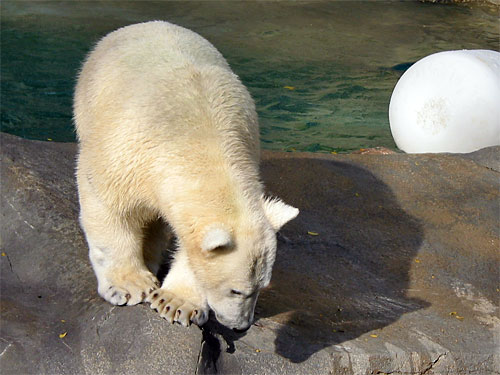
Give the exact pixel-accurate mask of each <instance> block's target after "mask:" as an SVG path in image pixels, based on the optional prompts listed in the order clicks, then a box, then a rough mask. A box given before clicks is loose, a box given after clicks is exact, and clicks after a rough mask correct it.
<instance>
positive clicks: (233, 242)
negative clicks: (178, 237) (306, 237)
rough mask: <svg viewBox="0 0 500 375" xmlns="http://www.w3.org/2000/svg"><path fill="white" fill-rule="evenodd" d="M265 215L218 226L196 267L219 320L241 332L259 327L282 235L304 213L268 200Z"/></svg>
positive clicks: (209, 233)
mask: <svg viewBox="0 0 500 375" xmlns="http://www.w3.org/2000/svg"><path fill="white" fill-rule="evenodd" d="M261 207H262V210H259V211H260V212H259V214H258V215H257V216H253V217H252V219H251V220H246V221H243V222H242V223H239V224H238V225H234V226H230V225H227V224H218V223H214V224H212V225H210V226H209V227H208V228H206V230H205V232H204V234H203V236H202V241H201V257H200V258H202V259H200V260H201V261H200V262H197V263H198V266H196V267H193V268H194V271H195V274H196V277H197V279H198V282H199V284H200V285H202V286H203V288H202V289H203V292H204V294H205V298H206V302H207V304H208V305H209V306H210V308H211V309H212V310H213V312H214V313H215V315H216V317H217V320H218V321H219V322H220V323H222V324H223V325H225V326H227V327H229V328H233V329H235V330H245V329H247V328H248V327H250V325H251V324H252V322H253V318H254V309H255V305H256V303H257V298H258V296H259V291H260V290H261V289H262V288H265V287H266V286H268V285H269V282H270V280H271V273H272V267H273V264H274V259H275V257H276V246H277V241H276V232H277V231H278V230H279V229H280V228H281V227H282V226H283V225H285V224H286V223H287V222H288V221H290V220H292V219H293V218H295V217H296V216H297V215H298V213H299V210H298V209H296V208H294V207H292V206H289V205H287V204H285V203H283V202H282V201H281V200H279V199H276V198H273V199H262V204H261Z"/></svg>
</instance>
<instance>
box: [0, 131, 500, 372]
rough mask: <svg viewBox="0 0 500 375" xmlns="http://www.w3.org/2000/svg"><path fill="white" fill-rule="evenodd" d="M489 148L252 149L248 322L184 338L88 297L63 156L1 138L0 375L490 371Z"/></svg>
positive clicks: (89, 281)
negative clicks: (257, 253)
mask: <svg viewBox="0 0 500 375" xmlns="http://www.w3.org/2000/svg"><path fill="white" fill-rule="evenodd" d="M499 151H500V148H498V147H497V148H493V149H486V150H482V151H479V152H478V153H474V154H470V155H448V154H441V155H405V154H392V155H323V154H301V153H276V152H272V153H271V152H264V153H263V162H262V173H263V178H264V181H265V182H266V185H267V187H268V189H269V192H270V193H273V194H276V195H279V196H280V197H282V198H283V199H284V200H285V201H287V202H289V203H290V204H293V205H295V206H296V207H299V208H300V209H301V214H300V215H299V217H298V218H297V219H296V220H294V221H293V222H291V223H290V224H288V225H287V226H286V227H285V228H284V229H283V230H282V231H281V233H280V234H279V249H278V255H277V261H276V264H275V268H274V272H273V280H272V283H271V286H270V287H269V288H268V289H267V290H265V291H263V292H262V294H261V297H260V299H259V302H258V305H257V320H256V322H255V324H254V325H253V326H252V327H251V329H250V330H248V331H247V332H246V333H244V334H242V335H236V334H234V333H233V332H232V331H229V330H227V329H225V328H224V327H222V326H220V325H218V324H217V323H215V322H209V324H207V326H205V327H204V328H203V329H199V328H198V327H191V328H189V329H184V328H182V327H180V326H177V325H175V326H172V325H170V324H168V323H167V322H166V321H164V320H162V319H161V318H160V317H159V316H158V315H157V314H156V313H155V312H154V311H152V310H150V309H149V307H148V306H147V305H139V306H133V307H114V306H111V305H109V304H108V303H106V302H104V301H103V300H102V299H100V298H99V296H98V295H97V292H96V281H95V278H94V275H93V272H92V269H91V266H90V263H89V261H88V258H87V248H86V244H85V242H84V239H83V235H82V233H81V231H80V229H79V226H78V201H77V196H76V189H75V181H74V158H75V152H76V146H75V145H74V144H57V143H48V142H38V141H26V140H22V139H20V138H16V137H13V136H10V135H6V134H2V135H1V154H2V162H1V163H2V165H1V167H2V169H1V172H2V174H1V189H2V191H1V193H2V194H1V195H2V197H1V199H2V200H1V218H2V225H1V247H2V250H1V251H2V254H1V255H2V256H1V257H0V261H1V319H2V324H1V327H0V329H1V336H0V338H1V340H0V370H1V372H2V374H112V373H127V374H145V373H165V374H195V373H196V374H207V373H224V374H254V373H255V374H355V375H358V374H471V373H474V374H491V373H500V364H499V357H498V354H497V350H498V346H499V337H498V332H499V322H500V319H499V316H498V296H499V287H500V285H499V252H498V249H499V245H500V244H499V226H498V225H499V176H500V175H499V172H498V170H499V169H498V165H499V162H498V157H499Z"/></svg>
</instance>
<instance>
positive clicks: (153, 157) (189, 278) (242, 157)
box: [74, 21, 299, 330]
mask: <svg viewBox="0 0 500 375" xmlns="http://www.w3.org/2000/svg"><path fill="white" fill-rule="evenodd" d="M74 121H75V125H76V130H77V136H78V141H79V152H78V158H77V184H78V193H79V201H80V222H81V226H82V228H83V230H84V232H85V236H86V239H87V243H88V246H89V256H90V260H91V263H92V266H93V268H94V272H95V274H96V277H97V281H98V292H99V294H100V295H101V296H102V297H103V298H104V299H105V300H107V301H109V302H110V303H112V304H115V305H124V304H126V305H134V304H137V303H140V302H143V301H146V302H150V303H151V307H152V308H154V309H157V310H158V311H159V313H160V314H161V316H163V317H164V318H166V319H168V320H169V321H170V322H178V323H181V324H182V325H185V326H187V325H189V324H190V323H191V322H194V323H196V324H198V325H202V324H204V323H205V322H206V320H207V319H208V311H209V310H210V309H211V310H213V311H214V312H215V315H216V317H217V319H218V320H219V321H220V322H221V323H222V324H224V325H226V326H228V327H230V328H233V329H237V330H243V329H246V328H248V327H249V326H250V325H251V323H252V319H253V312H254V307H255V303H256V301H257V297H258V294H259V290H260V289H262V288H264V287H265V286H267V285H268V284H269V281H270V278H271V271H272V266H273V263H274V260H275V254H276V232H277V231H278V230H279V229H280V228H281V227H282V226H283V225H284V224H285V223H287V222H288V221H289V220H291V219H293V218H294V217H296V216H297V214H298V212H299V211H298V209H296V208H294V207H292V206H289V205H286V204H285V203H283V202H282V201H281V200H279V199H277V198H266V197H265V196H264V189H263V184H262V183H261V181H260V179H259V129H258V121H257V115H256V111H255V105H254V103H253V100H252V98H251V96H250V94H249V93H248V91H247V89H246V88H245V87H244V86H243V84H242V83H241V82H240V80H239V79H238V77H237V76H236V75H235V74H234V73H233V72H232V71H231V69H230V68H229V65H228V63H227V62H226V60H225V59H224V58H223V57H222V55H221V54H220V53H219V52H218V51H217V50H216V49H215V47H213V46H212V45H211V44H210V43H209V42H208V41H207V40H205V39H204V38H202V37H201V36H199V35H198V34H196V33H194V32H192V31H190V30H187V29H185V28H182V27H180V26H176V25H173V24H170V23H167V22H162V21H154V22H146V23H140V24H136V25H131V26H127V27H124V28H121V29H118V30H116V31H114V32H112V33H110V34H108V35H107V36H106V37H104V38H103V39H102V40H101V41H99V43H98V44H97V45H96V47H95V48H94V50H93V51H92V52H91V53H90V54H89V56H88V57H87V59H86V61H85V63H84V64H83V67H82V69H81V71H80V74H79V77H78V82H77V85H76V89H75V96H74ZM159 217H161V218H163V219H164V220H165V221H167V222H168V223H169V225H170V226H171V227H172V228H173V231H174V233H175V236H176V238H177V249H176V252H175V255H174V257H173V261H172V265H171V268H170V271H169V272H168V274H167V276H166V278H165V280H164V281H163V284H162V285H161V288H159V289H158V287H159V284H158V280H157V279H156V277H155V275H154V274H155V272H156V271H157V270H158V264H154V262H152V260H154V257H145V254H143V238H144V228H145V226H146V225H147V224H148V223H149V222H151V221H154V220H155V219H158V218H159ZM145 258H148V259H145Z"/></svg>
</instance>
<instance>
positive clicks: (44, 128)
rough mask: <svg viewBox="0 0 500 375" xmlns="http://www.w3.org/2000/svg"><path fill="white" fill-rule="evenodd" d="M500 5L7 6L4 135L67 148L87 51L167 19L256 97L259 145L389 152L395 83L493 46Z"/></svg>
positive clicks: (3, 40)
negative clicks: (412, 69)
mask: <svg viewBox="0 0 500 375" xmlns="http://www.w3.org/2000/svg"><path fill="white" fill-rule="evenodd" d="M498 11H499V8H498V7H497V6H492V5H487V4H481V3H479V4H478V3H474V4H457V5H454V4H448V5H440V4H428V3H420V2H417V1H402V2H385V1H359V2H358V1H334V2H265V1H264V2H239V1H218V2H210V1H205V2H166V1H163V2H147V1H123V2H111V1H109V2H108V1H92V2H87V1H74V2H59V1H57V2H56V1H49V2H42V1H5V0H4V1H2V5H1V27H2V30H1V129H2V131H7V132H9V133H13V134H17V135H21V136H23V137H26V138H33V139H44V140H47V139H50V140H54V141H74V139H75V133H74V130H73V125H72V120H71V100H72V93H73V87H74V85H75V77H76V74H77V71H78V69H79V66H80V64H81V62H82V60H83V58H84V57H85V55H86V53H87V52H88V51H89V49H90V48H91V47H92V46H93V45H94V44H95V43H96V42H97V40H99V38H100V37H102V36H103V35H105V34H106V33H108V32H110V31H112V30H114V29H116V28H118V27H121V26H125V25H128V24H132V23H136V22H144V21H148V20H156V19H161V20H167V21H170V22H173V23H176V24H179V25H181V26H185V27H187V28H190V29H192V30H194V31H196V32H198V33H199V34H201V35H203V36H204V37H206V38H207V39H208V40H210V41H211V42H212V43H213V44H214V45H215V46H216V47H217V48H218V49H219V50H220V51H221V52H222V53H223V55H224V56H225V57H226V58H227V59H228V61H229V63H230V64H231V66H232V68H233V70H234V71H235V72H236V73H237V74H238V75H239V76H240V77H241V79H242V81H243V82H244V84H245V85H246V86H247V87H248V88H249V90H250V92H251V94H252V96H253V97H254V99H255V102H256V105H257V110H258V113H259V118H260V123H261V136H262V145H263V147H264V148H267V149H274V150H287V151H294V150H297V151H317V152H345V151H352V150H356V149H359V148H364V147H375V146H385V147H388V148H392V149H395V148H396V146H395V144H394V142H393V140H392V137H391V134H390V129H389V120H388V115H387V111H388V105H389V100H390V96H391V93H392V89H393V88H394V85H395V84H396V82H397V80H398V78H399V77H400V76H401V74H402V73H403V72H404V70H405V69H407V68H408V67H409V66H411V63H413V62H415V61H417V60H418V59H420V58H422V57H424V56H426V55H428V54H431V53H434V52H439V51H443V50H453V49H494V50H498V48H499V43H500V36H499V35H500V31H499V25H498Z"/></svg>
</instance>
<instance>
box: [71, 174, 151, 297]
mask: <svg viewBox="0 0 500 375" xmlns="http://www.w3.org/2000/svg"><path fill="white" fill-rule="evenodd" d="M78 177H79V179H78V190H79V194H80V208H81V210H80V222H81V225H82V228H83V230H84V232H85V237H86V238H87V242H88V245H89V255H90V261H91V263H92V267H93V268H94V272H95V275H96V277H97V283H98V287H97V291H98V293H99V295H100V296H101V297H102V298H104V299H105V300H106V301H108V302H110V303H112V304H113V305H125V304H126V305H136V304H138V303H140V302H142V301H144V299H145V298H146V297H147V295H148V294H149V293H150V292H151V291H153V290H154V289H157V288H158V286H159V282H158V280H157V278H156V277H155V276H154V275H153V274H152V273H151V272H150V271H149V270H148V269H147V267H146V265H145V262H144V256H143V250H142V245H143V244H142V242H143V228H142V221H141V220H139V219H140V218H139V219H135V220H132V219H130V218H128V217H125V216H124V215H120V214H118V213H117V212H115V211H114V210H112V209H110V208H109V207H107V206H106V205H105V204H104V203H103V202H102V201H101V200H100V199H99V197H98V196H97V195H96V194H95V192H94V190H93V189H92V187H91V186H90V184H89V183H88V180H87V179H86V178H85V177H83V178H82V172H81V170H80V171H79V176H78ZM132 216H133V215H130V217H132ZM136 216H137V215H136Z"/></svg>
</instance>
